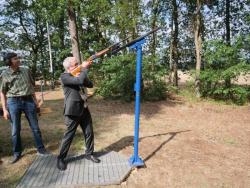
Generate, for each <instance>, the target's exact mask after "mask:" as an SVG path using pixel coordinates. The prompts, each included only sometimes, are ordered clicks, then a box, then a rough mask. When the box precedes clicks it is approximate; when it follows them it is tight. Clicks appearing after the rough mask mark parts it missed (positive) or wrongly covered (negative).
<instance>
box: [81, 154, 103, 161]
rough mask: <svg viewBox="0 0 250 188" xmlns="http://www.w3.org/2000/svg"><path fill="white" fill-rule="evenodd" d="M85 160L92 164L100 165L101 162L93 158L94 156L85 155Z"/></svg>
mask: <svg viewBox="0 0 250 188" xmlns="http://www.w3.org/2000/svg"><path fill="white" fill-rule="evenodd" d="M85 158H86V159H87V160H90V161H92V162H94V163H100V162H101V160H100V159H98V158H97V157H95V156H94V155H86V156H85Z"/></svg>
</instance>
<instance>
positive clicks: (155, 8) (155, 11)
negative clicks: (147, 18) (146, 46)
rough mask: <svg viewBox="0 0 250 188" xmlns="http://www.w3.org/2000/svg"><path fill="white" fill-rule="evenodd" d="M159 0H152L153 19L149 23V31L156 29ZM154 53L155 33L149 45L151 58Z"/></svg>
mask: <svg viewBox="0 0 250 188" xmlns="http://www.w3.org/2000/svg"><path fill="white" fill-rule="evenodd" d="M158 9H159V0H153V10H152V12H153V18H152V22H151V29H152V30H153V29H154V28H156V21H157V16H158V14H159V10H158ZM155 51H156V32H154V33H153V34H152V44H151V53H152V55H153V57H155Z"/></svg>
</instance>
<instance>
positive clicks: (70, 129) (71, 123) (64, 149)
mask: <svg viewBox="0 0 250 188" xmlns="http://www.w3.org/2000/svg"><path fill="white" fill-rule="evenodd" d="M65 124H66V126H67V129H66V131H65V133H64V136H63V139H62V143H61V147H60V152H59V155H58V158H59V159H65V158H66V156H67V153H68V151H69V148H70V145H71V142H72V140H73V138H74V136H75V133H76V129H77V127H78V125H80V127H81V129H82V132H83V135H84V139H85V145H86V151H85V154H86V155H91V154H92V153H93V151H94V132H93V126H92V118H91V114H90V112H89V109H88V108H84V112H83V114H82V115H81V116H71V115H66V116H65Z"/></svg>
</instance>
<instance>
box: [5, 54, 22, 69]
mask: <svg viewBox="0 0 250 188" xmlns="http://www.w3.org/2000/svg"><path fill="white" fill-rule="evenodd" d="M4 61H5V63H6V65H7V66H11V67H12V66H13V67H19V66H20V59H19V57H18V56H17V54H16V53H14V52H10V53H7V54H6V56H5V57H4Z"/></svg>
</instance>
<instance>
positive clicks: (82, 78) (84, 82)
mask: <svg viewBox="0 0 250 188" xmlns="http://www.w3.org/2000/svg"><path fill="white" fill-rule="evenodd" d="M61 82H62V85H63V91H64V115H72V116H81V115H82V114H83V111H84V106H83V105H84V101H83V100H82V98H81V95H80V87H83V86H84V87H93V84H92V82H91V81H90V80H89V79H88V76H87V70H84V71H82V72H81V73H80V75H79V76H78V77H74V76H72V75H71V74H70V73H66V72H65V73H62V74H61Z"/></svg>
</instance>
